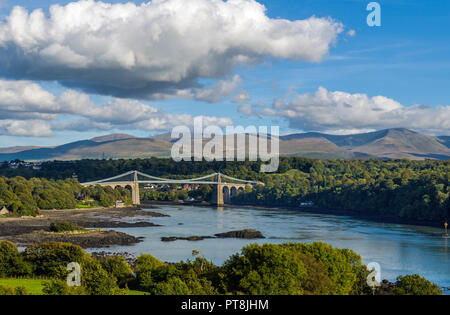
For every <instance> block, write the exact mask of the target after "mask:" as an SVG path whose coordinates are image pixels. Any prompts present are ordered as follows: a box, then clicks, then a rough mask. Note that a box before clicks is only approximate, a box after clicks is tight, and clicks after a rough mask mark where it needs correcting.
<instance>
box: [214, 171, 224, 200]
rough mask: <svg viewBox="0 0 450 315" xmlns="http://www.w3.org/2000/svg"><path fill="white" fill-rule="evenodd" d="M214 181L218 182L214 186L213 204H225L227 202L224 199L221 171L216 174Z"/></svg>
mask: <svg viewBox="0 0 450 315" xmlns="http://www.w3.org/2000/svg"><path fill="white" fill-rule="evenodd" d="M214 181H215V182H216V183H217V184H216V185H214V188H213V192H212V197H211V203H212V204H213V205H217V206H223V205H224V203H225V202H224V200H223V185H221V183H222V178H221V176H220V173H219V174H217V175H216V176H215V178H214Z"/></svg>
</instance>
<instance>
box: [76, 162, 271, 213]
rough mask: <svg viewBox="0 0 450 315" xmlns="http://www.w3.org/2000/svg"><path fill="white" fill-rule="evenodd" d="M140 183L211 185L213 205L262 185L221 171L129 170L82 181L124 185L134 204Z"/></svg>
mask: <svg viewBox="0 0 450 315" xmlns="http://www.w3.org/2000/svg"><path fill="white" fill-rule="evenodd" d="M140 184H156V185H164V184H166V185H180V184H188V185H212V186H213V194H212V198H211V203H212V204H214V205H218V206H221V205H224V204H226V203H230V202H231V199H232V198H233V197H235V196H236V195H237V193H238V191H240V190H244V189H245V187H246V186H249V185H250V186H256V185H263V183H262V182H255V181H249V180H243V179H238V178H233V177H231V176H227V175H225V174H221V173H213V174H210V175H207V176H202V177H197V178H190V179H167V178H161V177H156V176H152V175H148V174H145V173H142V172H139V171H130V172H126V173H123V174H120V175H117V176H114V177H110V178H105V179H101V180H97V181H92V182H88V183H82V184H81V185H83V186H94V185H100V186H103V187H111V188H113V189H114V188H116V187H124V188H131V197H132V200H133V204H134V205H140V204H141V200H140V196H139V185H140Z"/></svg>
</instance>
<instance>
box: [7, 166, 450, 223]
mask: <svg viewBox="0 0 450 315" xmlns="http://www.w3.org/2000/svg"><path fill="white" fill-rule="evenodd" d="M260 164H261V163H260V162H249V161H247V162H180V163H176V162H173V161H172V160H170V159H157V158H151V159H136V160H82V161H70V162H63V161H56V162H46V163H43V164H42V169H41V170H32V169H30V168H25V167H22V168H18V169H14V170H13V169H9V168H8V167H7V166H6V165H4V166H3V167H1V168H0V175H5V176H16V175H21V176H24V177H27V178H30V177H45V178H52V179H64V178H67V177H72V175H73V174H76V175H77V176H78V179H79V180H80V181H88V180H95V179H101V178H105V177H110V176H113V175H118V174H121V173H124V172H127V171H130V170H134V169H136V170H140V171H142V172H144V173H148V174H151V175H154V176H163V177H164V176H166V177H171V178H175V177H179V178H182V177H192V176H196V175H205V174H210V173H213V172H221V173H224V174H227V175H230V176H233V177H237V178H242V179H249V180H260V181H262V182H264V183H265V186H264V187H258V188H256V189H253V190H247V191H246V192H244V193H242V194H240V195H239V196H238V197H237V198H235V199H234V200H233V201H234V202H235V203H239V204H252V205H262V206H291V207H297V206H298V205H299V204H300V203H302V202H305V201H313V202H314V204H315V205H316V206H318V207H322V208H326V209H342V210H353V211H355V212H358V213H361V214H367V215H383V216H392V217H396V218H401V219H407V220H417V221H427V222H440V223H442V221H444V220H448V219H449V216H450V213H449V212H450V200H449V194H450V187H449V183H450V161H432V160H426V161H410V160H328V161H321V160H311V159H305V158H281V159H280V167H279V169H278V172H277V173H276V174H263V173H260V172H259V170H260ZM146 194H147V195H145V196H143V197H145V198H146V199H151V200H174V199H177V198H183V197H185V193H175V192H164V193H161V192H147V193H146ZM208 194H210V190H208V189H204V190H203V191H201V192H198V193H196V194H195V195H194V193H189V194H188V195H189V197H194V198H196V199H201V198H207V197H208ZM179 195H180V196H179ZM205 200H208V199H205Z"/></svg>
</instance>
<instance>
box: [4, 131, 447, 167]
mask: <svg viewBox="0 0 450 315" xmlns="http://www.w3.org/2000/svg"><path fill="white" fill-rule="evenodd" d="M250 137H255V136H252V135H247V142H248V141H249V139H250ZM175 141H176V140H173V139H171V138H170V135H169V134H161V135H157V136H153V137H149V138H137V137H134V136H131V135H127V134H112V135H106V136H101V137H97V138H92V139H89V140H82V141H77V142H72V143H67V144H64V145H60V146H54V147H37V146H27V147H9V148H0V161H7V160H14V159H20V160H24V161H40V160H78V159H102V158H108V159H109V158H114V159H117V158H148V157H169V156H170V152H171V148H172V145H173V143H174V142H175ZM225 150H226V148H225ZM280 155H282V156H299V157H300V156H301V157H308V158H318V159H338V158H339V159H355V158H382V159H399V158H408V159H413V160H421V159H440V160H447V159H450V136H430V135H425V134H421V133H418V132H415V131H411V130H408V129H403V128H396V129H385V130H380V131H375V132H369V133H361V134H352V135H330V134H325V133H317V132H308V133H299V134H290V135H284V136H280Z"/></svg>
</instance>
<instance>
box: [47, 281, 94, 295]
mask: <svg viewBox="0 0 450 315" xmlns="http://www.w3.org/2000/svg"><path fill="white" fill-rule="evenodd" d="M42 291H43V292H44V294H45V295H86V291H85V289H84V288H83V287H70V286H69V285H68V284H67V282H66V281H63V280H58V279H54V280H51V281H48V282H45V283H44V289H43V290H42Z"/></svg>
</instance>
